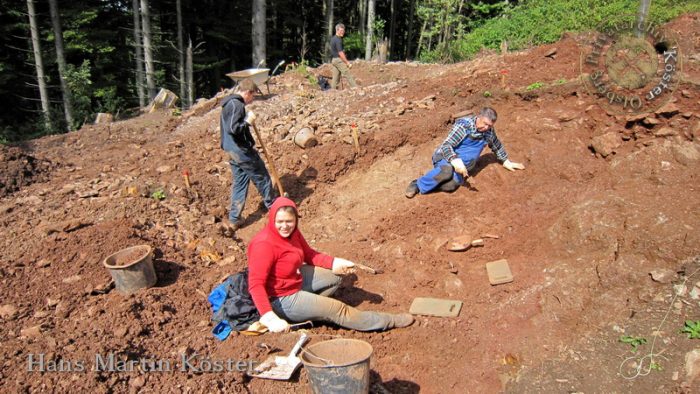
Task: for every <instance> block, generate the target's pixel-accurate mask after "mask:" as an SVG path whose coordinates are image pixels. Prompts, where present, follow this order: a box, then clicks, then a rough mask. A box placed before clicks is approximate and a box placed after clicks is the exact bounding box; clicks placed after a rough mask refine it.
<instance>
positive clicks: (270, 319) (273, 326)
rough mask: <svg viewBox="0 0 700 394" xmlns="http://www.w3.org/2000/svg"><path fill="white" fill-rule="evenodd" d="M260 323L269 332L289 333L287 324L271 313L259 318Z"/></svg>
mask: <svg viewBox="0 0 700 394" xmlns="http://www.w3.org/2000/svg"><path fill="white" fill-rule="evenodd" d="M260 323H262V324H264V325H265V327H267V329H268V330H270V332H286V331H289V323H287V322H286V321H284V320H282V319H280V318H279V317H278V316H277V315H276V314H275V312H273V311H269V312H267V313H266V314H264V315H262V317H260Z"/></svg>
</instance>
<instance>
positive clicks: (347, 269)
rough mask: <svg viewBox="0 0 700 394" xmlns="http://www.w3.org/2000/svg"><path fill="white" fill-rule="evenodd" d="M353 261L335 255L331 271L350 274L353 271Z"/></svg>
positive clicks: (338, 273) (337, 273)
mask: <svg viewBox="0 0 700 394" xmlns="http://www.w3.org/2000/svg"><path fill="white" fill-rule="evenodd" d="M354 267H355V263H353V262H352V261H349V260H345V259H341V258H339V257H336V258H334V259H333V269H332V271H333V273H334V274H336V275H343V274H352V273H353V272H355V268H354Z"/></svg>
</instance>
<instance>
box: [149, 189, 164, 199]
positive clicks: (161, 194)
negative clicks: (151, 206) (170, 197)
mask: <svg viewBox="0 0 700 394" xmlns="http://www.w3.org/2000/svg"><path fill="white" fill-rule="evenodd" d="M151 198H152V199H154V200H156V201H160V200H165V191H163V189H158V190H156V191H154V192H153V193H151Z"/></svg>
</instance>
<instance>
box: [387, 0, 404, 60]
mask: <svg viewBox="0 0 700 394" xmlns="http://www.w3.org/2000/svg"><path fill="white" fill-rule="evenodd" d="M400 6H401V3H400V2H399V1H398V0H391V27H390V28H389V46H388V48H387V58H388V59H391V58H392V57H393V55H394V52H398V51H395V50H394V48H395V47H396V13H397V12H398V8H399V7H400Z"/></svg>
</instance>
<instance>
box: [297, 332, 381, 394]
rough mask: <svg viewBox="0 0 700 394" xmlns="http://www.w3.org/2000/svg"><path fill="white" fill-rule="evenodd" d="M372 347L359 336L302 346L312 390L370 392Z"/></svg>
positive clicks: (352, 393) (317, 392)
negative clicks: (358, 337) (358, 338)
mask: <svg viewBox="0 0 700 394" xmlns="http://www.w3.org/2000/svg"><path fill="white" fill-rule="evenodd" d="M372 351H373V349H372V345H370V344H369V343H367V342H365V341H360V340H357V339H332V340H330V341H323V342H319V343H315V344H313V345H309V346H307V347H305V348H303V349H302V351H301V356H300V358H301V362H302V363H303V364H304V368H306V372H307V373H308V375H309V384H310V385H311V390H312V391H313V393H314V394H331V393H338V394H341V393H342V394H365V393H368V392H369V360H370V357H371V356H372Z"/></svg>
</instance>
